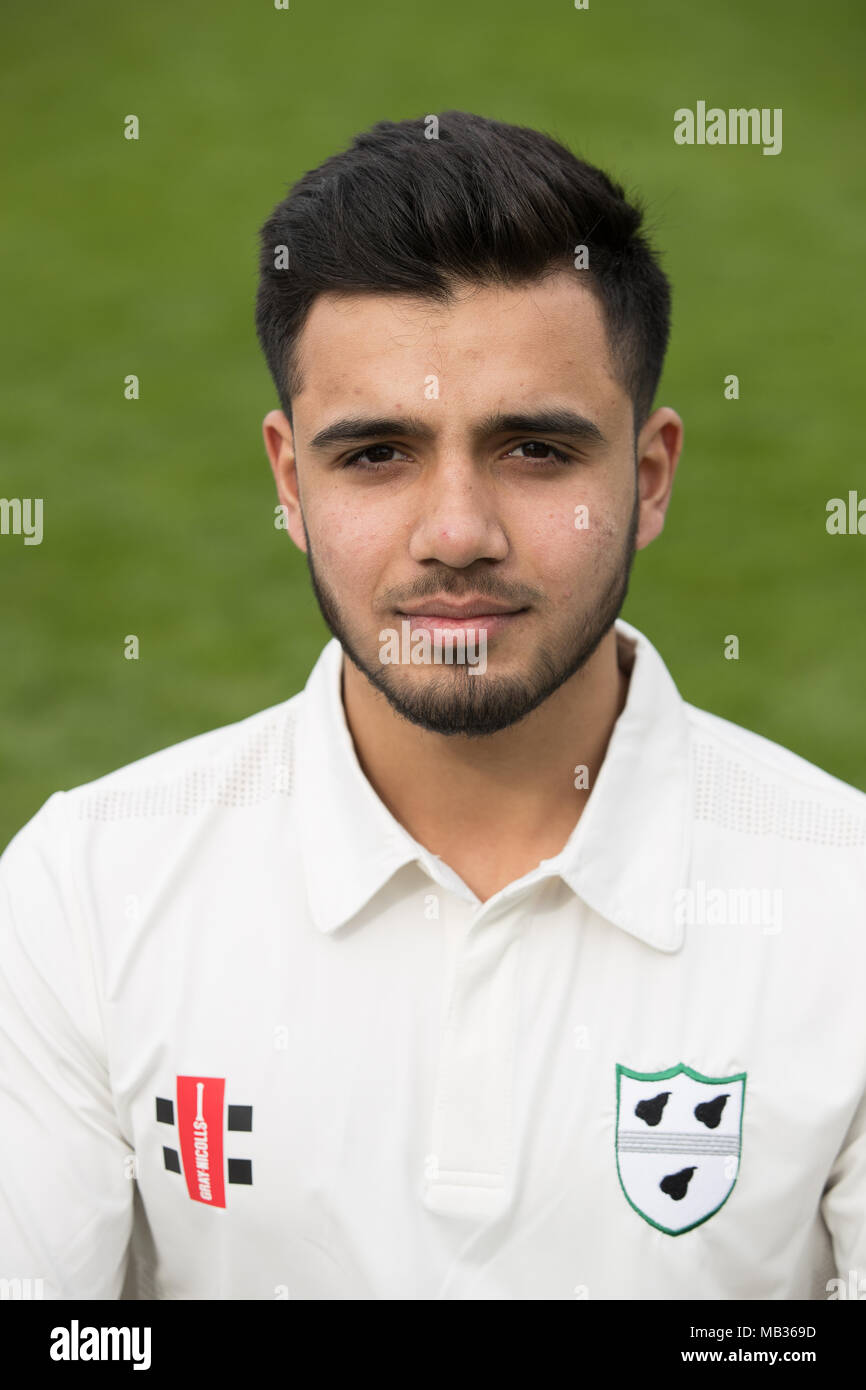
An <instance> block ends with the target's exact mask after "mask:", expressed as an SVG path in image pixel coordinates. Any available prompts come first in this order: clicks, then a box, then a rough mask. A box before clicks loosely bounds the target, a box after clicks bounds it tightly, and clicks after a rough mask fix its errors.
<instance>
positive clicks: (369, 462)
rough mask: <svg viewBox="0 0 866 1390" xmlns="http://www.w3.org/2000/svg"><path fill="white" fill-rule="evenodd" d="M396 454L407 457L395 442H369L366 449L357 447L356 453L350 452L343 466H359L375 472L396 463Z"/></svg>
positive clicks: (365, 470)
mask: <svg viewBox="0 0 866 1390" xmlns="http://www.w3.org/2000/svg"><path fill="white" fill-rule="evenodd" d="M395 455H399V456H400V457H401V458H405V454H400V451H399V449H398V448H397V446H396V445H395V444H368V445H367V447H366V449H356V450H355V452H354V454H350V455H349V457H348V458H347V459H346V460H345V461H344V463H343V467H344V468H353V467H358V468H360V469H361V470H362V471H363V472H367V473H375V471H376V469H377V468H382V467H385V466H386V465H387V464H389V463H394V462H395V457H394V456H395Z"/></svg>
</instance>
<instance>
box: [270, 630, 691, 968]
mask: <svg viewBox="0 0 866 1390" xmlns="http://www.w3.org/2000/svg"><path fill="white" fill-rule="evenodd" d="M615 626H616V633H617V643H618V646H619V648H620V651H621V653H622V654H625V656H626V659H628V657H629V656H631V658H632V670H631V677H630V680H629V688H628V694H627V697H626V703H625V706H624V707H623V710H622V712H621V713H620V716H619V718H618V719H617V721H616V724H615V725H614V728H613V732H612V734H611V737H610V740H609V742H608V747H607V751H606V753H605V757H604V761H603V763H602V766H601V768H600V770H599V773H598V776H597V777H596V781H595V785H594V786H592V787H591V788H590V794H589V797H588V798H587V802H586V805H585V807H584V810H583V813H582V815H581V817H580V819H579V821H578V822H577V824H576V826H575V828H574V830H573V831H572V834H571V835H570V837H569V839H568V841H567V843H566V844H565V846H564V847H563V849H562V850H561V851H560V852H559V854H557V855H556V856H555V857H554V858H552V859H546V860H542V862H541V863H540V864H539V865H538V866H537V868H535V869H533V870H532V871H531V873H529V874H527V875H525V876H524V878H522V879H521V880H519V882H520V883H521V884H526V885H529V884H530V883H531V882H533V881H537V880H539V879H542V878H547V877H549V876H551V875H554V874H557V875H559V877H560V878H561V879H562V880H563V881H564V882H565V883H566V884H567V885H568V886H569V888H571V890H572V891H573V892H574V893H575V894H576V895H577V897H579V898H580V899H581V900H582V901H583V902H585V903H586V904H587V906H588V907H590V908H591V909H592V910H593V911H595V912H597V913H598V914H599V915H600V916H601V917H603V918H604V919H605V920H606V921H608V922H610V923H611V924H612V925H614V926H616V927H619V928H620V929H621V930H622V931H625V932H628V933H629V934H630V935H631V936H634V937H636V938H637V939H638V940H640V941H644V942H646V944H648V945H650V946H654V947H656V948H657V949H659V950H662V951H675V950H677V949H678V948H679V947H680V946H681V944H682V940H683V935H684V928H683V926H682V925H681V924H679V923H678V922H677V920H676V914H675V913H674V901H675V893H676V890H677V889H678V888H681V887H683V886H684V885H685V884H686V883H687V882H688V879H687V877H686V874H687V869H688V857H689V851H690V845H691V835H690V831H691V825H692V815H691V790H690V776H689V737H688V723H687V718H686V710H685V705H684V702H683V700H682V697H681V696H680V694H679V691H678V690H677V688H676V686H675V684H674V682H673V680H672V678H671V676H670V674H669V672H668V670H667V668H666V666H665V664H664V662H663V661H662V658H661V657H660V655H659V653H658V652H657V651H656V649H655V648H654V647H653V645H652V644H651V642H650V641H649V640H648V639H647V638H646V637H645V636H644V635H643V634H642V633H641V632H639V631H638V629H637V628H635V627H632V626H631V624H629V623H626V622H624V621H623V620H622V619H617V622H616V625H615ZM342 661H343V652H342V648H341V647H340V644H339V642H338V641H337V640H336V638H332V639H331V640H330V641H329V642H328V643H327V645H326V646H325V648H324V650H323V651H322V653H321V655H320V657H319V659H318V661H317V662H316V665H315V666H314V668H313V670H312V672H311V673H310V677H309V680H308V681H307V684H306V686H305V689H304V694H303V698H302V700H301V702H300V705H301V709H300V717H299V720H298V725H297V729H296V790H297V802H296V805H297V806H298V808H299V820H300V828H299V833H300V838H301V847H302V850H303V859H304V871H305V874H306V881H307V893H308V902H309V907H310V912H311V915H312V918H313V921H314V923H315V925H316V926H317V927H318V928H319V930H320V931H323V932H331V931H334V930H335V929H336V928H337V927H339V926H341V925H342V924H343V923H345V922H347V921H348V920H349V919H350V918H351V917H353V916H354V915H355V914H356V913H357V912H359V911H360V910H361V908H362V907H364V906H365V905H366V904H367V903H368V902H369V901H370V900H371V899H372V898H373V896H374V895H375V894H376V893H377V892H378V891H379V889H380V888H382V887H383V886H384V884H385V883H387V882H388V880H389V879H390V878H392V877H393V875H394V874H395V873H396V872H397V870H398V869H400V868H402V867H403V865H405V864H409V863H418V864H419V865H420V866H421V867H422V869H424V870H426V872H427V873H428V874H429V875H430V877H431V878H436V879H439V880H440V881H441V877H442V873H443V869H444V868H445V866H443V865H442V863H441V861H439V860H437V858H436V856H435V855H433V854H431V853H430V851H429V850H427V849H426V848H425V847H424V846H423V845H421V844H419V843H418V841H417V840H415V839H414V838H413V837H412V836H411V835H410V834H409V832H408V831H407V830H406V829H405V827H404V826H402V825H401V824H400V823H399V821H398V820H397V819H396V818H395V817H394V816H393V815H392V814H391V812H390V811H389V810H388V808H387V807H386V806H385V804H384V803H383V802H382V801H381V800H380V798H379V797H378V795H377V794H376V792H375V791H374V790H373V787H372V786H371V785H370V783H369V782H368V780H367V778H366V777H365V775H364V773H363V772H362V770H361V766H360V764H359V762H358V758H357V754H356V753H355V748H354V744H353V742H352V737H351V734H350V733H349V728H348V725H347V723H346V716H345V711H344V709H343V701H342V692H341V685H342V680H341V677H342ZM447 873H448V871H447V870H446V874H447ZM451 877H453V878H454V880H455V883H457V884H459V882H460V881H459V880H458V879H457V878H456V875H451ZM514 886H515V885H509V886H508V888H506V889H503V890H502V892H503V894H506V893H508V892H509V890H510V889H512V888H513V887H514ZM466 891H467V894H468V896H470V897H472V895H471V894H469V893H468V890H466ZM497 896H498V895H497Z"/></svg>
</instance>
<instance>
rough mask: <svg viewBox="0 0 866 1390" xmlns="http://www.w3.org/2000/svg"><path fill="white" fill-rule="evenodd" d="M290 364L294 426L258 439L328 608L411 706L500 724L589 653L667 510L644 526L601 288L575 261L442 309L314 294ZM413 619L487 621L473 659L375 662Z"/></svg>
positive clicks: (352, 645)
mask: <svg viewBox="0 0 866 1390" xmlns="http://www.w3.org/2000/svg"><path fill="white" fill-rule="evenodd" d="M299 368H300V377H301V389H300V391H299V392H298V393H297V394H296V395H295V397H294V399H293V402H292V413H293V422H292V425H293V427H292V430H291V431H289V430H288V427H287V426H286V425H285V423H284V417H282V416H281V415H279V420H280V421H281V422H283V423H282V424H281V426H280V439H279V440H278V439H277V437H276V435H275V433H273V432H272V434H271V437H270V438H269V432H268V428H267V425H268V421H266V430H265V437H266V440H267V441H268V450H269V453H270V454H271V458H272V463H273V466H274V470H275V473H276V475H277V481H278V487H279V490H280V500H281V501H282V502H284V503H286V504H287V506H288V518H289V530H290V532H291V534H292V536H293V539H294V540H295V542H296V543H297V544H298V545H299V546H300V547H301V549H303V550H305V551H306V553H307V556H308V562H309V565H310V573H311V577H312V581H313V586H314V589H315V591H316V594H317V597H318V600H319V604H320V607H321V609H322V613H323V616H324V618H325V621H326V622H327V624H328V626H329V627H330V629H331V631H332V632H333V633H334V634H335V636H337V637H338V639H339V640H340V642H341V644H342V646H343V647H344V649H345V651H346V652H347V654H348V655H349V657H350V658H351V660H352V661H353V662H354V663H355V665H356V666H357V667H358V668H359V669H360V670H361V671H362V672H363V673H364V674H365V675H366V676H367V678H368V679H369V680H370V681H371V683H372V684H373V685H374V686H375V687H376V688H377V689H379V690H381V691H382V692H383V693H384V694H385V695H386V696H387V698H388V700H389V701H390V703H391V704H392V706H393V707H394V708H395V709H396V710H398V711H399V712H400V713H401V714H402V715H404V716H405V717H406V718H408V719H410V720H412V721H413V722H414V723H416V724H419V725H421V726H422V727H424V728H427V729H430V730H433V731H435V732H438V733H443V734H454V733H463V734H469V735H481V734H489V733H493V732H496V731H498V730H499V729H502V728H506V727H508V726H509V725H510V724H513V723H514V722H516V721H517V720H518V719H521V718H522V717H523V716H524V715H526V714H528V713H529V712H530V711H531V710H532V709H534V708H536V707H537V706H538V705H539V704H540V703H541V702H542V701H543V700H545V699H546V698H547V697H548V696H549V695H550V694H552V692H553V691H554V690H556V689H557V688H558V687H559V686H560V685H561V684H562V683H563V682H564V681H566V680H567V679H568V678H569V677H571V676H572V675H573V674H574V673H575V672H576V671H578V670H579V669H580V667H581V666H582V665H583V664H584V662H585V661H586V660H587V659H588V657H589V656H591V654H592V652H593V651H594V650H595V648H596V647H597V645H598V643H599V641H600V640H601V638H602V637H603V636H604V634H605V633H606V632H607V631H608V630H609V628H610V626H611V624H612V623H613V621H614V618H615V617H616V615H617V614H618V612H619V610H620V607H621V605H622V602H623V599H624V597H625V593H626V587H627V583H628V575H629V570H630V567H631V562H632V559H633V555H634V551H635V545H636V541H637V543H638V544H646V542H647V539H652V535H653V534H655V531H656V530H657V529H660V524H661V523H660V521H659V524H658V527H656V528H655V529H653V525H652V521H651V519H649V518H646V519H645V520H646V525H645V526H644V527H643V529H644V530H645V531H646V532H647V536H646V538H645V539H641V538H639V535H638V528H639V526H640V525H641V523H642V518H641V509H640V507H639V506H638V488H637V479H636V469H635V460H636V453H635V440H634V435H633V419H632V404H631V400H630V398H629V396H628V395H627V393H626V391H625V389H624V388H623V386H622V385H620V384H619V382H618V381H617V380H616V378H615V376H614V373H613V367H612V363H611V359H610V352H609V347H608V342H607V335H606V332H605V328H604V323H603V319H602V313H601V309H600V307H599V305H598V303H597V301H596V299H595V298H594V296H593V295H592V294H591V293H590V292H589V291H588V290H587V289H586V288H585V286H583V285H581V284H580V283H579V280H577V279H576V277H575V276H574V275H573V274H567V273H559V274H556V275H553V276H550V277H548V278H546V279H544V280H542V281H538V282H535V283H533V284H531V285H528V286H525V287H520V288H513V287H509V288H503V287H492V288H488V287H478V286H472V287H463V288H460V289H459V290H458V291H456V293H455V297H454V300H453V302H452V303H449V304H448V305H447V306H442V305H441V304H435V303H433V302H431V301H429V300H426V299H423V298H419V297H416V296H399V297H398V296H395V295H372V294H361V295H351V296H345V297H338V296H336V295H332V294H327V295H321V296H319V297H318V298H317V299H316V300H315V301H314V303H313V306H312V309H311V311H310V314H309V316H308V318H307V321H306V324H305V326H304V329H303V332H302V334H301V338H300V344H299ZM273 414H274V415H277V414H278V412H273ZM271 418H272V417H268V420H270V419H271ZM419 609H423V610H424V611H423V613H419V611H418V610H419ZM405 621H408V622H409V623H410V629H409V631H410V633H415V632H417V631H421V630H426V631H428V632H429V633H430V634H431V641H432V642H433V644H434V648H435V643H436V642H437V641H438V642H440V643H443V644H445V645H446V646H447V644H448V643H449V642H451V641H453V633H454V632H455V631H459V630H460V629H464V630H470V631H474V633H475V634H476V636H478V637H480V635H481V633H482V632H483V633H484V634H485V636H486V668H485V670H484V671H483V673H481V672H480V671H478V670H476V671H472V669H471V667H470V666H468V665H467V664H465V663H464V664H439V663H436V664H423V663H419V662H417V661H416V662H411V661H410V662H407V663H404V664H393V663H389V662H387V661H383V659H382V652H383V639H382V637H381V634H382V633H383V632H384V631H386V630H392V631H395V632H396V633H398V634H399V633H401V625H402V624H403V623H404V622H405ZM437 632H438V634H439V636H438V637H435V636H434V635H433V634H435V633H437Z"/></svg>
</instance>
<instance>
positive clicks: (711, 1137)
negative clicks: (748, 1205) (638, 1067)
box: [616, 1062, 746, 1236]
mask: <svg viewBox="0 0 866 1390" xmlns="http://www.w3.org/2000/svg"><path fill="white" fill-rule="evenodd" d="M745 1097H746V1073H745V1072H739V1073H738V1074H737V1075H736V1076H704V1075H703V1074H702V1073H701V1072H699V1071H693V1070H692V1068H691V1067H687V1066H686V1065H685V1063H684V1062H680V1063H678V1065H677V1066H675V1067H669V1068H668V1070H667V1071H654V1072H645V1071H632V1070H631V1069H630V1068H629V1067H624V1066H622V1065H621V1064H620V1063H618V1064H617V1068H616V1165H617V1171H618V1173H619V1181H620V1186H621V1187H622V1190H623V1193H624V1194H625V1197H626V1200H627V1201H628V1202H629V1203H630V1205H631V1206H633V1207H634V1209H635V1211H636V1212H637V1213H638V1215H640V1216H642V1217H643V1219H644V1221H648V1222H649V1224H650V1225H651V1226H655V1227H656V1229H657V1230H659V1231H664V1232H665V1234H666V1235H669V1236H681V1235H682V1234H683V1233H684V1232H685V1231H691V1230H694V1228H695V1226H700V1225H701V1224H702V1223H703V1222H704V1221H708V1220H709V1218H710V1217H711V1216H714V1215H715V1213H716V1212H717V1211H718V1210H719V1208H720V1207H722V1206H724V1204H725V1202H726V1201H727V1200H728V1198H729V1197H730V1195H731V1192H732V1191H733V1188H734V1184H735V1183H736V1181H737V1173H738V1172H739V1168H740V1149H741V1144H742V1130H743V1104H744V1101H745Z"/></svg>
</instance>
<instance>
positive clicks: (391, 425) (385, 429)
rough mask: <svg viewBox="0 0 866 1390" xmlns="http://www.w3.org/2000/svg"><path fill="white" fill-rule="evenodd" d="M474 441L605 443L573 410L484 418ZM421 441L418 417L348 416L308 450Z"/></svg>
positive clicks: (427, 430)
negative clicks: (547, 438)
mask: <svg viewBox="0 0 866 1390" xmlns="http://www.w3.org/2000/svg"><path fill="white" fill-rule="evenodd" d="M471 433H472V436H473V438H474V439H475V440H483V439H486V438H489V437H490V436H491V435H494V434H525V435H532V434H564V435H568V436H569V438H571V439H574V440H579V441H581V442H582V443H584V444H606V443H607V440H606V439H605V436H604V435H603V434H602V432H601V430H600V429H599V427H598V425H597V424H596V423H595V421H594V420H590V419H588V417H587V416H585V415H579V414H578V413H577V412H576V411H574V410H567V409H565V408H562V407H558V406H556V407H552V408H550V409H541V410H536V411H528V412H524V411H520V412H510V413H507V414H505V413H497V414H494V415H487V416H485V418H484V419H483V420H481V421H479V423H478V424H477V425H475V426H473V428H472V431H471ZM398 435H399V436H402V437H403V438H412V439H423V440H425V441H427V442H429V441H430V440H431V439H433V437H434V430H433V429H432V427H431V426H430V425H429V424H428V423H427V421H426V420H422V419H421V417H420V416H418V415H408V416H403V417H392V416H367V415H352V416H346V417H345V418H344V419H342V420H335V421H334V422H333V424H331V425H326V426H325V428H324V429H323V430H319V432H318V434H314V435H313V438H312V439H311V440H310V443H309V447H310V448H311V449H327V448H329V447H330V446H331V445H333V444H352V443H354V442H356V441H360V440H364V439H374V438H375V439H381V438H385V437H387V436H392V437H393V436H398Z"/></svg>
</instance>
